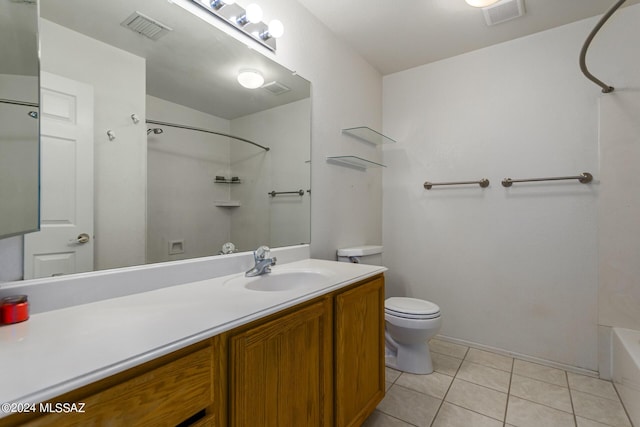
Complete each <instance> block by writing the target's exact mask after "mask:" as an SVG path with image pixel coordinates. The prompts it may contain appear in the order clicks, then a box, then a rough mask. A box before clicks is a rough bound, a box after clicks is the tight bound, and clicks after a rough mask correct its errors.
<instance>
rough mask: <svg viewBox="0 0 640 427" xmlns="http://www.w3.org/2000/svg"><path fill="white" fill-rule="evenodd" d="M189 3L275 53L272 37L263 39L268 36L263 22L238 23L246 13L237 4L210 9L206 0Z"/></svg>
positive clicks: (266, 27)
mask: <svg viewBox="0 0 640 427" xmlns="http://www.w3.org/2000/svg"><path fill="white" fill-rule="evenodd" d="M191 1H192V2H193V3H195V4H197V5H198V6H200V7H201V8H203V9H204V10H206V11H207V12H209V13H210V14H211V15H213V16H215V17H216V18H218V19H220V20H221V21H224V22H225V23H226V24H227V25H230V26H232V27H233V28H235V29H236V30H238V31H240V32H241V33H243V34H245V35H246V36H248V37H249V38H251V39H252V40H255V41H256V42H258V43H260V45H262V46H264V47H266V48H267V49H269V50H270V51H272V52H275V51H276V39H275V38H274V37H269V38H264V35H265V34H269V27H268V26H267V24H265V23H264V22H258V23H257V24H253V23H251V22H247V23H246V24H244V25H243V24H240V23H238V21H237V20H238V18H240V17H242V16H245V15H246V11H245V10H244V8H242V6H240V5H238V4H237V3H233V4H227V5H224V6H222V7H220V8H216V7H211V6H210V3H211V2H210V1H207V0H191Z"/></svg>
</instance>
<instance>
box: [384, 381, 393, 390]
mask: <svg viewBox="0 0 640 427" xmlns="http://www.w3.org/2000/svg"><path fill="white" fill-rule="evenodd" d="M392 385H393V383H392V382H389V381H385V382H384V391H389V389H390V388H391V386H392Z"/></svg>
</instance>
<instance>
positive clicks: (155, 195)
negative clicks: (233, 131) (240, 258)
mask: <svg viewBox="0 0 640 427" xmlns="http://www.w3.org/2000/svg"><path fill="white" fill-rule="evenodd" d="M147 118H149V119H152V120H158V121H164V122H170V123H179V124H182V125H188V126H194V127H199V128H205V129H212V130H217V131H220V132H225V133H228V132H229V121H228V120H225V119H221V118H219V117H216V116H212V115H210V114H206V113H203V112H200V111H197V110H194V109H191V108H188V107H184V106H182V105H178V104H175V103H173V102H169V101H165V100H163V99H159V98H155V97H153V96H147ZM162 129H163V131H164V132H163V133H162V134H159V135H155V134H153V133H151V134H150V135H149V136H148V137H147V146H148V153H149V154H148V183H147V188H148V190H147V211H148V230H147V263H154V262H162V261H173V260H178V259H186V258H194V257H201V256H208V255H215V254H216V253H218V251H220V249H222V244H223V243H225V242H227V241H229V240H230V230H231V214H232V211H231V210H229V208H219V207H216V206H215V205H214V201H215V200H228V199H229V197H230V195H229V191H230V189H229V187H230V185H227V184H215V183H214V180H215V177H216V176H218V175H219V176H226V177H229V175H230V171H229V144H230V143H229V138H227V137H222V136H217V135H211V134H207V133H202V132H194V131H190V130H184V129H176V128H171V127H162ZM180 246H181V248H180Z"/></svg>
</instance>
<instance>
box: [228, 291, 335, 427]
mask: <svg viewBox="0 0 640 427" xmlns="http://www.w3.org/2000/svg"><path fill="white" fill-rule="evenodd" d="M331 328H332V322H331V301H330V299H329V298H327V299H325V300H323V301H321V302H318V303H315V304H313V305H310V306H308V307H306V308H303V309H301V310H298V311H296V312H294V313H291V314H288V315H286V316H283V317H281V318H278V319H276V320H273V321H271V322H268V323H265V324H263V325H259V326H257V327H255V328H252V329H249V330H247V331H246V332H243V333H240V334H238V335H235V336H233V337H232V338H231V340H230V347H231V358H230V364H231V399H230V401H231V405H230V410H231V413H230V421H231V425H233V426H251V427H255V426H265V427H268V426H274V427H279V426H330V425H331V424H332V422H331V421H332V417H331V415H332V400H331V397H332V393H331V384H332V380H331V372H332V371H331V368H332V342H331V336H332V335H331Z"/></svg>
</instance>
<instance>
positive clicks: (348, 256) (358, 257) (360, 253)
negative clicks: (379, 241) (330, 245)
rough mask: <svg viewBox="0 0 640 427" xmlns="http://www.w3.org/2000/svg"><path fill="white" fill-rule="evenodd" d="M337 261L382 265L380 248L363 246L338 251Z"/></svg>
mask: <svg viewBox="0 0 640 427" xmlns="http://www.w3.org/2000/svg"><path fill="white" fill-rule="evenodd" d="M338 261H341V262H354V263H357V264H371V265H382V246H375V245H365V246H354V247H351V248H342V249H338Z"/></svg>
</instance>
